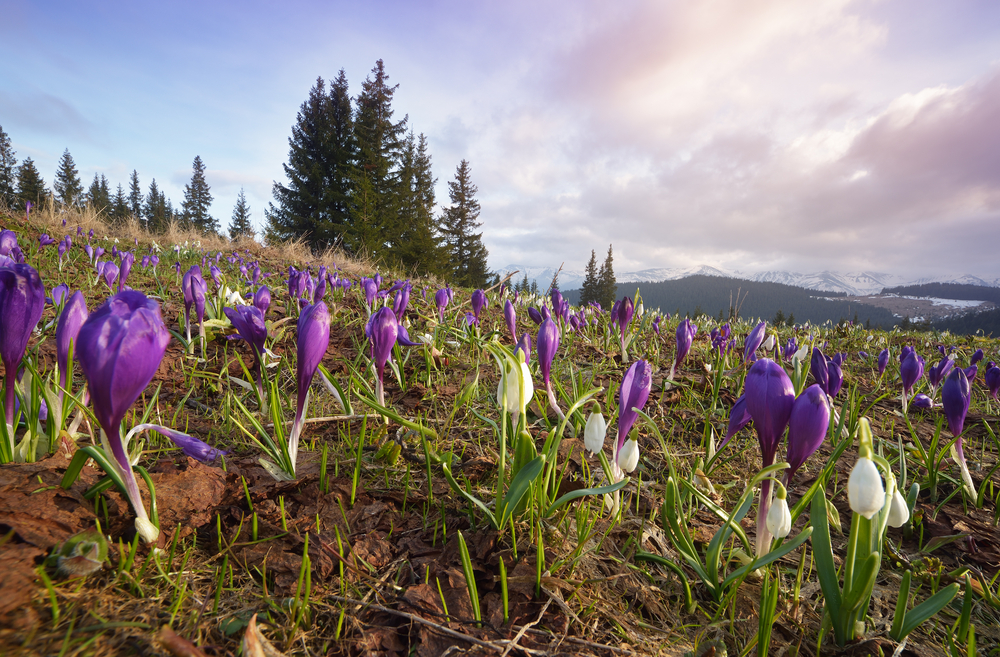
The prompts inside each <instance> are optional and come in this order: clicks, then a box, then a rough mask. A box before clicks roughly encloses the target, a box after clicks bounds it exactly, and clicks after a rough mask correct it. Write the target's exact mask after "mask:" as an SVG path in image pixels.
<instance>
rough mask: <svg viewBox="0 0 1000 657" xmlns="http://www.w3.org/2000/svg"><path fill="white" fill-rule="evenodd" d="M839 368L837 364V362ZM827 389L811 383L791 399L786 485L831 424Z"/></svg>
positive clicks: (820, 443)
mask: <svg viewBox="0 0 1000 657" xmlns="http://www.w3.org/2000/svg"><path fill="white" fill-rule="evenodd" d="M838 369H839V366H838ZM826 395H827V393H826V392H825V391H824V390H823V389H822V388H821V387H820V386H819V385H818V384H815V383H814V384H813V385H811V386H809V387H808V388H806V389H805V390H803V391H802V394H801V395H799V396H798V397H796V398H795V401H794V402H793V403H792V414H791V416H789V419H788V465H789V468H788V471H787V472H786V473H785V485H786V486H787V485H788V482H789V481H791V479H792V477H793V476H795V472H796V471H797V470H798V469H799V468H800V467H802V464H803V463H805V462H806V459H808V458H809V457H810V456H812V455H813V453H814V452H815V451H816V450H817V449H819V446H820V445H822V444H823V439H824V438H825V437H826V432H827V430H828V429H829V428H830V405H829V402H828V401H827V396H826Z"/></svg>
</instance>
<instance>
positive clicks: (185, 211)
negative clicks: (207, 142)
mask: <svg viewBox="0 0 1000 657" xmlns="http://www.w3.org/2000/svg"><path fill="white" fill-rule="evenodd" d="M191 170H192V171H191V182H190V183H188V184H187V185H185V186H184V203H183V204H182V205H181V216H182V217H183V219H184V222H185V223H187V224H188V225H189V226H191V227H192V228H194V229H196V230H200V231H201V232H202V233H209V232H212V233H218V232H219V221H218V219H215V218H214V217H212V216H211V215H210V214H209V213H208V212H209V209H210V208H211V206H212V194H211V193H210V187H209V186H208V182H207V181H206V180H205V164H204V163H203V162H202V161H201V156H200V155H195V156H194V162H193V163H192V165H191Z"/></svg>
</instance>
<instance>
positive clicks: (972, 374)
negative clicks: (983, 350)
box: [962, 365, 979, 386]
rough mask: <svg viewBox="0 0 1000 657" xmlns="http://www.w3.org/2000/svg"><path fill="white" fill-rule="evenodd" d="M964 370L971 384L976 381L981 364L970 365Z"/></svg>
mask: <svg viewBox="0 0 1000 657" xmlns="http://www.w3.org/2000/svg"><path fill="white" fill-rule="evenodd" d="M962 371H963V372H965V378H967V379H968V380H969V385H970V386H971V385H972V384H973V383H975V382H976V375H977V374H979V366H978V365H969V366H968V367H966V368H965V369H963V370H962Z"/></svg>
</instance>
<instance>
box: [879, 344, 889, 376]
mask: <svg viewBox="0 0 1000 657" xmlns="http://www.w3.org/2000/svg"><path fill="white" fill-rule="evenodd" d="M888 364H889V349H888V348H886V349H883V350H882V351H880V352H879V355H878V375H879V376H882V375H883V374H885V368H886V366H887V365H888Z"/></svg>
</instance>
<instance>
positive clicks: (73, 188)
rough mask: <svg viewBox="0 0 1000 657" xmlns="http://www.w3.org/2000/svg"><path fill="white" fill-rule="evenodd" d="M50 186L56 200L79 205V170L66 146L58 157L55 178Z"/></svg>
mask: <svg viewBox="0 0 1000 657" xmlns="http://www.w3.org/2000/svg"><path fill="white" fill-rule="evenodd" d="M52 186H53V188H54V189H55V193H56V200H57V201H59V203H61V204H62V205H79V204H80V203H81V202H82V201H83V183H81V182H80V172H79V171H77V170H76V164H75V163H74V162H73V156H72V155H70V154H69V149H68V148H67V149H66V150H64V151H63V154H62V157H60V158H59V168H58V169H56V178H55V182H54V183H53V185H52Z"/></svg>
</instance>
